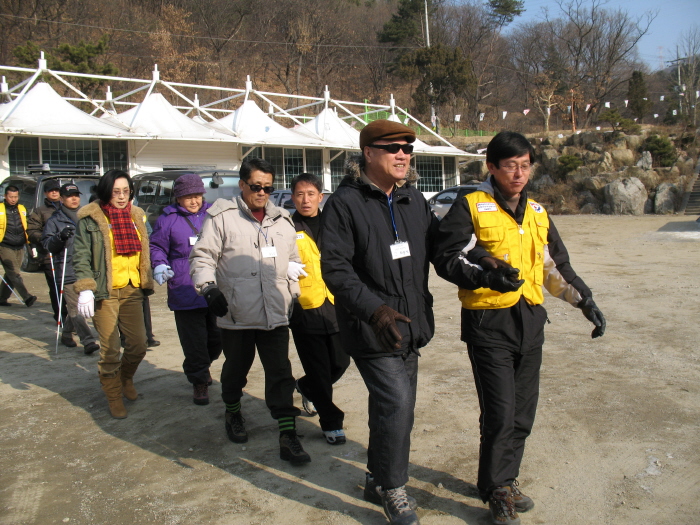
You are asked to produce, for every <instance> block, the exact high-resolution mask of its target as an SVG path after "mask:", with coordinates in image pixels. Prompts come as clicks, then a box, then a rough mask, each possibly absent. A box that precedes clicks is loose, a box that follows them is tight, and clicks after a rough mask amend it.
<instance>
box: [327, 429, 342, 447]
mask: <svg viewBox="0 0 700 525" xmlns="http://www.w3.org/2000/svg"><path fill="white" fill-rule="evenodd" d="M323 435H324V436H326V441H327V442H328V444H329V445H342V444H343V443H345V441H346V439H345V432H344V431H343V429H342V428H341V429H340V430H324V431H323Z"/></svg>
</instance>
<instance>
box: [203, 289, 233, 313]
mask: <svg viewBox="0 0 700 525" xmlns="http://www.w3.org/2000/svg"><path fill="white" fill-rule="evenodd" d="M204 299H206V301H207V304H208V305H209V309H210V310H211V313H213V314H214V315H215V316H216V317H223V316H225V315H226V314H227V313H228V302H227V301H226V297H224V294H222V293H221V290H219V289H218V288H217V287H216V286H213V287H211V288H209V289H208V290H207V291H206V292H204Z"/></svg>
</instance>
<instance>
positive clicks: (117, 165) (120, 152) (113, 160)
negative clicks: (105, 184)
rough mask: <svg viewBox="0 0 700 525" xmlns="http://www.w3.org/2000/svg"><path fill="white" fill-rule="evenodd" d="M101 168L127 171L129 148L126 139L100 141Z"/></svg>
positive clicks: (106, 170) (105, 170)
mask: <svg viewBox="0 0 700 525" xmlns="http://www.w3.org/2000/svg"><path fill="white" fill-rule="evenodd" d="M102 169H104V172H105V173H107V172H108V171H109V170H122V171H127V172H128V171H129V148H128V145H127V141H126V140H103V141H102Z"/></svg>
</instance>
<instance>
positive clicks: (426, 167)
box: [415, 155, 444, 192]
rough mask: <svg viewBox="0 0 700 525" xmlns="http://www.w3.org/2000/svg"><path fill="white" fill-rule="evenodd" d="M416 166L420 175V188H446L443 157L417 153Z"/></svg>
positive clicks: (421, 189) (431, 190) (433, 190)
mask: <svg viewBox="0 0 700 525" xmlns="http://www.w3.org/2000/svg"><path fill="white" fill-rule="evenodd" d="M415 168H416V171H417V172H418V175H420V178H419V179H418V185H417V187H418V189H419V190H420V191H423V192H436V191H440V190H442V189H443V188H444V186H443V178H442V157H437V156H432V155H431V156H428V155H416V157H415Z"/></svg>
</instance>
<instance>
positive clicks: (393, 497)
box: [382, 485, 420, 525]
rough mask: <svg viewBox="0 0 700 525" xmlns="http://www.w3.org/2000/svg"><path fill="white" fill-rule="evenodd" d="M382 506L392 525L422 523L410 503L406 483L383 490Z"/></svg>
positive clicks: (416, 524) (417, 524)
mask: <svg viewBox="0 0 700 525" xmlns="http://www.w3.org/2000/svg"><path fill="white" fill-rule="evenodd" d="M382 506H383V507H384V514H386V517H387V518H388V519H389V523H391V525H420V522H419V521H418V515H417V514H416V511H415V510H413V509H412V508H411V505H410V504H409V501H408V494H406V486H405V485H404V486H402V487H398V488H395V489H387V490H385V491H382Z"/></svg>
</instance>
